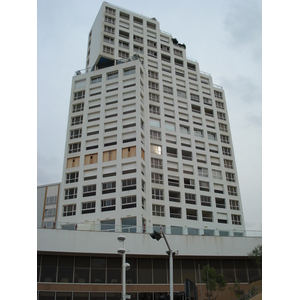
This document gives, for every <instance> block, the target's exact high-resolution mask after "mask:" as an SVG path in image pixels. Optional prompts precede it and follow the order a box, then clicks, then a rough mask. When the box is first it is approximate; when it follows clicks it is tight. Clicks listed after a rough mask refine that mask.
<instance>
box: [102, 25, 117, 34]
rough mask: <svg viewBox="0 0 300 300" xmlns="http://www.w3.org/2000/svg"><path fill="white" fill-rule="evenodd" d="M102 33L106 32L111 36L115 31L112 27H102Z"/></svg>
mask: <svg viewBox="0 0 300 300" xmlns="http://www.w3.org/2000/svg"><path fill="white" fill-rule="evenodd" d="M104 31H105V32H107V33H111V34H114V33H115V29H114V28H113V27H110V26H107V25H105V26H104Z"/></svg>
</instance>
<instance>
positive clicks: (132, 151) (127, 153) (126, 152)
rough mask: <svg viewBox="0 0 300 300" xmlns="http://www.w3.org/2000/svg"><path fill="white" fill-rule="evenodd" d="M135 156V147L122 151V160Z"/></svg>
mask: <svg viewBox="0 0 300 300" xmlns="http://www.w3.org/2000/svg"><path fill="white" fill-rule="evenodd" d="M134 156H136V147H135V146H132V147H126V148H123V149H122V158H128V157H134Z"/></svg>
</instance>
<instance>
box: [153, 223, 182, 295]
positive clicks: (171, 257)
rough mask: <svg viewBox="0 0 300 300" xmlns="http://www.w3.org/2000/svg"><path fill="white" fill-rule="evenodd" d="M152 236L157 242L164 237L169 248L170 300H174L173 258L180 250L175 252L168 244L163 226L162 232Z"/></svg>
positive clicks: (155, 232) (154, 233)
mask: <svg viewBox="0 0 300 300" xmlns="http://www.w3.org/2000/svg"><path fill="white" fill-rule="evenodd" d="M150 236H151V237H152V238H153V239H156V240H157V241H159V240H160V239H161V237H162V236H163V238H164V240H165V242H166V244H167V247H168V249H169V251H167V254H168V255H169V269H170V300H173V299H174V292H173V256H174V255H176V254H177V255H178V252H179V251H178V250H176V251H173V250H172V249H171V247H170V245H169V243H168V240H167V238H166V236H165V233H164V231H163V229H162V226H160V232H157V231H154V232H153V233H151V234H150Z"/></svg>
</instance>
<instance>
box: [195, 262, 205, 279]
mask: <svg viewBox="0 0 300 300" xmlns="http://www.w3.org/2000/svg"><path fill="white" fill-rule="evenodd" d="M207 264H208V260H207V259H196V260H195V268H196V270H197V272H196V279H197V282H198V283H199V282H202V281H201V279H200V277H199V268H200V272H202V270H203V267H204V266H206V265H207Z"/></svg>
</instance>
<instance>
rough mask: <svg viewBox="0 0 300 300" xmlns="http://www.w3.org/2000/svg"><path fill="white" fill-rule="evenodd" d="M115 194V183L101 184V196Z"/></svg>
mask: <svg viewBox="0 0 300 300" xmlns="http://www.w3.org/2000/svg"><path fill="white" fill-rule="evenodd" d="M115 192H116V182H115V181H111V182H105V183H102V194H110V193H115Z"/></svg>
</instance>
